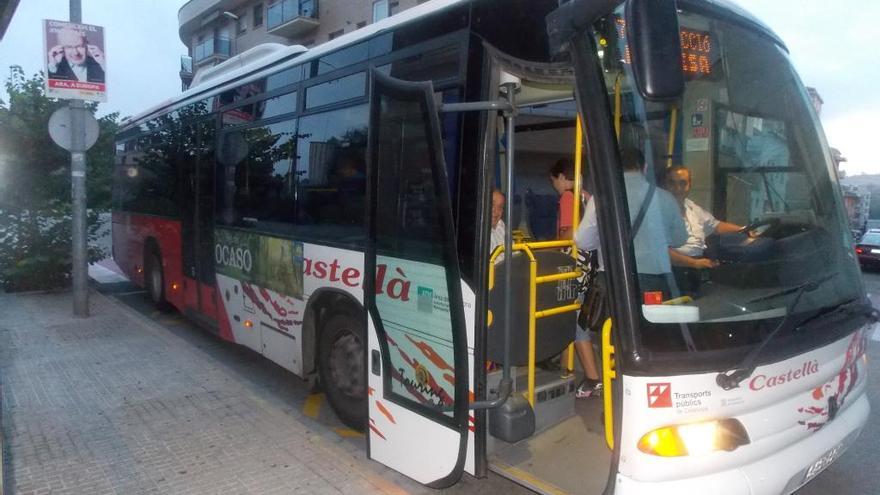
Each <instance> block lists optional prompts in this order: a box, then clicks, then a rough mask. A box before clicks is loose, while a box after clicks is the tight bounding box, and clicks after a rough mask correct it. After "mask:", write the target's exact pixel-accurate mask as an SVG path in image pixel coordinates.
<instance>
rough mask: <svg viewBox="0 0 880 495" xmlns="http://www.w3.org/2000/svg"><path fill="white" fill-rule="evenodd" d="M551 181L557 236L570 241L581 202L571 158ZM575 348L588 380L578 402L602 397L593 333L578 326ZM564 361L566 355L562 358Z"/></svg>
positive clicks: (563, 161)
mask: <svg viewBox="0 0 880 495" xmlns="http://www.w3.org/2000/svg"><path fill="white" fill-rule="evenodd" d="M550 181H551V182H552V183H553V189H555V190H556V193H557V194H559V211H558V216H557V217H556V235H557V238H558V239H565V240H570V239H572V236H573V234H574V224H573V222H574V202H575V201H576V200H577V201H580V200H581V199H582V198H581V197H579V196H580V195H581V194H582V192H580V191H579V194H578V196H576V195H575V192H574V163H573V162H572V161H571V160H570V159H568V158H562V159H560V160H558V161H557V162H556V163H555V164H553V167H552V168H550ZM574 348H575V351H576V352H577V355H578V359H579V360H580V362H581V367H582V368H583V369H584V374H585V375H586V377H585V378H584V380H583V381H582V382H581V383H580V385H578V388H577V392H576V396H577V398H579V399H585V398H588V397H598V396H600V395H602V382H601V381H600V380H599V369H598V367H597V366H596V355H595V354H594V353H593V344H592V343H591V342H590V332H589V331H588V330H587V329H584V328H581V327H580V325H578V326H577V328H576V330H575V338H574ZM563 358H564V355H563Z"/></svg>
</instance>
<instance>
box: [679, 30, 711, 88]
mask: <svg viewBox="0 0 880 495" xmlns="http://www.w3.org/2000/svg"><path fill="white" fill-rule="evenodd" d="M680 34H681V70H682V71H683V72H684V75H685V77H690V78H694V77H704V76H706V77H708V76H711V75H712V60H713V57H712V55H713V53H712V35H711V34H709V32H708V31H696V30H693V29H685V28H681V33H680Z"/></svg>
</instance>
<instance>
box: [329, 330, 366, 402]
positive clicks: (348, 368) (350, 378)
mask: <svg viewBox="0 0 880 495" xmlns="http://www.w3.org/2000/svg"><path fill="white" fill-rule="evenodd" d="M329 364H330V377H331V379H332V380H333V382H334V383H335V384H336V386H337V388H339V390H340V391H341V392H342V393H344V394H345V395H347V396H349V397H351V398H352V399H361V398H363V397H364V396H365V395H366V384H365V383H364V344H363V343H362V342H361V339H360V338H359V337H358V336H357V335H355V334H354V333H353V332H350V331H348V332H344V333H343V334H341V335H340V336H339V338H337V339H336V341H335V342H333V347H332V348H331V349H330V363H329Z"/></svg>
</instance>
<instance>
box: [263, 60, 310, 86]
mask: <svg viewBox="0 0 880 495" xmlns="http://www.w3.org/2000/svg"><path fill="white" fill-rule="evenodd" d="M302 73H303V66H302V65H299V66H296V67H291V68H290V69H285V70H283V71H281V72H278V73H276V74H272V75H271V76H269V77H267V78H266V91H272V90H274V89H278V88H281V87H284V86H287V85H288V84H293V83H296V82H299V81H300V80H301V79H302Z"/></svg>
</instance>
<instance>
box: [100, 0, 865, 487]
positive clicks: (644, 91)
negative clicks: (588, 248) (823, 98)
mask: <svg viewBox="0 0 880 495" xmlns="http://www.w3.org/2000/svg"><path fill="white" fill-rule="evenodd" d="M581 123H583V125H581ZM628 150H637V151H639V152H640V153H641V154H642V155H643V156H644V161H645V164H644V166H645V170H644V172H645V173H644V178H645V180H647V181H648V182H649V183H656V184H660V185H662V181H661V178H662V177H663V174H664V173H665V171H666V170H667V169H668V168H669V167H670V166H671V165H681V166H684V167H686V168H687V169H688V170H689V173H690V195H689V200H690V201H693V202H694V203H695V204H698V205H700V206H701V207H702V208H703V209H704V210H705V211H706V212H708V213H709V214H711V215H712V216H713V217H715V218H717V219H720V220H724V221H726V222H728V223H731V224H738V225H742V226H745V228H744V229H743V231H741V232H733V233H726V234H715V235H712V236H709V237H708V238H706V239H705V244H706V250H705V253H704V256H706V257H707V258H708V259H710V260H711V263H710V264H711V266H712V268H707V269H705V270H701V271H697V272H689V273H687V272H685V273H680V272H679V270H678V269H675V270H674V273H673V272H670V273H668V274H667V275H669V277H667V279H668V283H669V285H668V291H667V293H665V294H658V293H657V292H656V291H654V290H652V289H650V288H649V287H648V286H647V285H645V282H644V281H645V277H644V276H643V275H644V273H642V272H646V268H645V266H643V263H642V261H641V258H640V254H639V253H640V250H641V249H642V248H643V247H644V246H642V245H640V242H641V241H639V237H638V236H637V235H636V236H635V241H634V240H633V237H634V236H633V232H632V231H633V230H634V229H633V227H632V225H631V222H632V221H633V220H634V218H631V217H630V212H631V211H634V210H630V207H629V206H628V204H627V184H629V182H628V181H627V180H625V175H626V174H625V173H624V171H623V169H622V164H621V156H622V154H625V153H628V152H629V151H628ZM561 158H571V159H573V160H574V162H575V170H576V171H575V184H576V186H575V187H576V190H577V189H579V188H580V187H581V185H580V182H581V181H582V180H583V181H584V183H585V184H589V187H587V189H588V190H589V191H590V192H591V193H592V194H593V198H594V201H595V205H596V208H595V212H596V216H597V219H598V228H599V233H600V237H601V247H602V249H601V252H602V257H601V261H602V265H603V267H604V275H605V280H606V285H607V292H608V296H609V298H608V300H609V307H610V309H609V312H610V315H611V318H610V319H609V320H607V321H606V322H605V325H604V328H603V329H602V332H601V339H600V338H596V339H594V342H595V343H596V344H597V346H598V347H599V351H600V352H601V363H602V370H603V375H604V376H603V380H604V382H605V398H604V400H603V401H596V400H576V399H575V397H574V393H573V391H574V388H575V384H576V383H577V378H576V377H577V376H578V375H579V373H580V372H579V371H577V370H575V369H573V368H574V367H573V366H572V365H571V362H570V361H569V363H562V364H563V370H562V371H558V370H557V371H547V370H544V369H541V368H540V367H538V366H536V365H535V363H536V362H540V361H542V360H545V359H547V358H551V357H552V356H554V355H557V354H559V353H560V351H562V350H563V349H564V348H566V347H568V346H569V345H570V343H571V341H572V339H573V336H574V333H575V324H576V317H577V312H576V310H577V308H579V307H580V306H579V304H578V302H577V299H576V298H577V292H578V291H577V290H576V286H575V282H574V279H575V278H576V277H577V276H578V275H579V272H578V270H577V266H576V264H575V263H574V260H573V258H572V257H570V256H569V255H567V254H564V253H563V251H562V250H561V248H566V247H571V245H572V241H571V240H562V241H559V240H556V239H555V236H556V228H555V226H556V215H557V213H556V204H557V197H556V194H555V192H554V191H553V189H552V188H551V186H550V183H549V180H548V168H549V166H550V164H552V163H554V162H555V161H556V160H559V159H561ZM494 188H501V189H502V190H503V191H504V192H505V193H506V196H507V211H506V213H505V223H506V225H507V226H508V227H510V228H508V229H507V231H506V237H507V238H506V239H505V241H506V242H505V244H504V247H501V248H498V249H497V250H496V251H495V252H494V253H493V254H492V256H491V259H490V242H491V241H490V223H491V221H490V210H491V202H492V201H491V199H492V190H493V189H494ZM656 194H665V192H661V190H660V189H659V188H657V189H656ZM114 202H115V209H114V213H113V254H114V257H115V259H116V261H117V263H118V264H119V266H120V267H121V268H122V269H123V270H124V271H125V273H126V274H127V275H128V276H129V277H130V278H131V280H132V281H133V282H134V283H136V284H140V285H143V286H144V287H145V288H146V289H147V290H148V293H149V294H150V296H151V297H152V299H153V300H154V301H155V302H156V303H157V304H162V305H166V306H171V307H173V308H176V309H177V310H179V311H181V312H182V313H184V314H186V315H187V316H189V317H191V318H193V319H194V320H196V321H198V322H200V323H201V324H203V325H205V326H206V327H207V328H210V329H212V330H213V331H214V332H216V334H217V335H218V336H219V337H220V338H223V339H226V340H229V341H232V342H236V343H239V344H241V345H244V346H246V347H249V348H251V349H253V350H255V351H256V352H259V353H261V354H263V355H264V356H266V357H267V358H268V359H270V360H272V361H274V362H276V363H278V364H279V365H280V366H282V367H283V368H285V369H287V370H289V371H290V372H292V373H294V374H296V375H298V376H301V377H303V378H310V377H318V378H319V380H320V382H321V384H322V386H323V388H324V390H325V392H326V395H327V398H328V401H329V402H330V404H331V405H332V407H333V408H334V410H335V411H336V413H337V415H338V416H339V417H340V419H342V421H344V422H345V423H347V424H349V425H351V426H353V427H356V428H359V429H363V430H364V431H365V440H366V445H367V452H368V454H369V456H370V458H372V459H374V460H376V461H378V462H380V463H383V464H386V465H388V466H390V467H392V468H394V469H396V470H398V471H400V472H402V473H404V474H406V475H408V476H410V477H412V478H413V479H415V480H417V481H419V482H422V483H425V484H428V485H430V486H433V487H444V486H449V485H451V484H453V483H455V482H456V481H457V480H458V479H460V477H461V476H462V474H463V473H465V472H466V473H469V474H470V475H473V476H477V477H483V476H485V475H486V473H487V472H488V470H493V471H496V472H498V473H500V474H501V475H503V476H507V477H509V478H511V479H514V480H516V481H517V482H519V483H522V484H524V485H526V486H529V487H531V488H532V489H535V490H537V491H540V492H543V493H605V492H607V493H624V494H625V493H649V492H650V493H699V492H712V493H724V494H728V493H729V494H739V493H755V494H765V493H766V494H770V493H790V492H792V491H794V490H796V489H797V488H798V487H800V486H802V485H803V484H804V483H806V482H808V481H809V480H811V479H812V478H813V477H815V476H816V475H817V474H818V473H819V472H820V471H822V470H823V469H824V468H825V467H827V466H828V465H829V464H831V463H832V462H833V461H834V460H835V459H836V458H837V457H838V456H840V455H841V454H842V453H843V452H844V450H845V449H846V448H847V447H848V446H849V445H851V444H852V442H853V441H854V439H855V438H856V437H857V436H858V433H859V431H860V430H861V428H862V427H863V425H864V424H865V422H866V421H867V417H868V413H869V405H868V401H867V398H866V395H865V371H866V364H865V357H864V356H865V347H866V333H867V331H868V330H867V329H868V325H869V324H870V323H872V321H873V313H872V312H871V308H870V305H869V304H867V302H866V301H867V300H866V297H865V291H864V286H863V283H862V279H861V275H860V272H859V270H858V266H857V261H856V259H855V257H854V252H853V247H852V240H851V237H850V235H849V232H848V227H847V222H846V217H845V215H844V209H843V204H842V199H841V196H840V192H839V187H838V185H837V178H836V174H835V172H834V168H833V166H832V162H831V159H830V155H829V151H828V146H827V143H826V142H825V139H824V137H823V134H822V131H821V128H820V126H819V122H818V119H817V117H816V115H815V113H814V111H813V110H812V107H811V106H810V104H809V100H808V97H807V93H806V91H805V90H804V87H803V85H802V84H801V82H800V80H799V79H798V77H797V75H796V74H795V72H794V70H793V69H792V66H791V63H790V61H789V59H788V56H787V52H786V48H785V45H784V44H783V42H782V41H781V40H780V39H779V38H778V37H777V36H776V35H775V34H774V33H773V32H772V31H771V30H770V29H769V28H767V27H766V26H765V25H763V24H762V23H761V22H759V21H758V20H756V19H755V18H753V17H751V16H750V15H749V14H747V13H745V12H743V11H742V10H740V9H739V8H737V7H735V6H733V5H732V4H729V3H728V2H726V1H724V0H678V1H677V2H676V1H672V0H654V1H646V0H626V1H620V0H601V1H599V0H596V1H588V0H572V1H569V2H559V1H557V0H508V1H505V2H499V1H494V0H433V1H429V2H425V3H423V4H421V5H418V6H416V7H414V8H412V9H409V10H407V11H404V12H403V13H401V14H399V15H396V16H393V17H390V18H387V19H385V20H382V21H380V22H377V23H375V24H372V25H370V26H367V27H365V28H362V29H359V30H357V31H356V32H353V33H349V34H347V35H345V36H341V37H339V38H337V39H334V40H332V41H330V42H328V43H325V44H323V45H319V46H317V47H315V48H312V49H306V48H304V47H300V46H291V47H282V46H279V45H265V46H260V47H257V48H255V49H253V50H250V51H248V52H245V53H243V54H241V55H238V56H236V57H233V59H232V60H229V61H227V62H224V63H222V64H220V65H218V66H216V67H213V68H209V69H203V70H202V71H200V73H199V74H198V75H197V80H196V81H194V84H193V86H192V87H191V88H190V89H189V90H187V91H186V92H184V93H183V94H181V95H179V96H178V97H176V98H174V99H173V100H171V101H168V102H165V103H163V104H161V105H159V106H157V107H155V108H153V109H151V110H148V111H146V112H144V113H142V114H141V115H139V116H137V117H134V118H132V119H130V120H127V121H126V122H125V123H124V125H123V128H122V129H121V131H120V132H119V134H118V137H117V162H116V175H115V185H114ZM574 209H575V212H573V218H572V221H573V222H577V221H578V220H579V218H580V216H579V213H578V211H577V210H579V209H580V208H579V207H575V208H574ZM635 210H638V208H635ZM635 216H636V215H635V214H633V217H635ZM646 218H651V217H650V215H649V216H647V217H646ZM710 230H711V229H710ZM669 247H675V246H669ZM662 248H663V249H664V250H665V249H666V248H667V246H665V245H663V246H662ZM501 251H504V252H505V253H507V255H506V256H504V257H503V259H502V258H501V257H500V254H501ZM679 275H681V276H684V277H686V278H687V280H688V281H689V282H688V286H687V288H684V287H683V286H679V285H678V284H677V282H676V280H679ZM597 337H599V336H597ZM600 340H601V342H600ZM488 362H492V363H495V365H496V366H494V367H493V366H487V363H488Z"/></svg>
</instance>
